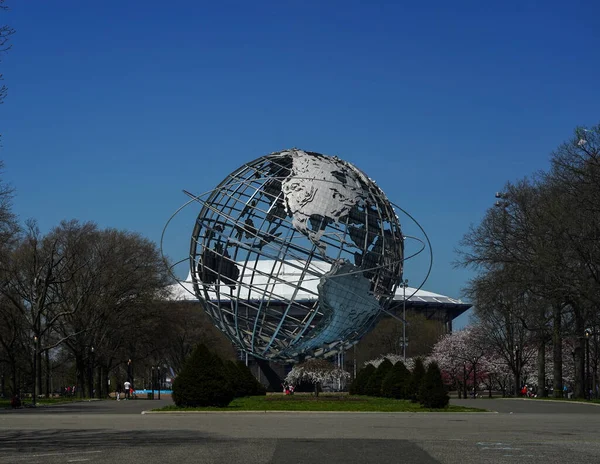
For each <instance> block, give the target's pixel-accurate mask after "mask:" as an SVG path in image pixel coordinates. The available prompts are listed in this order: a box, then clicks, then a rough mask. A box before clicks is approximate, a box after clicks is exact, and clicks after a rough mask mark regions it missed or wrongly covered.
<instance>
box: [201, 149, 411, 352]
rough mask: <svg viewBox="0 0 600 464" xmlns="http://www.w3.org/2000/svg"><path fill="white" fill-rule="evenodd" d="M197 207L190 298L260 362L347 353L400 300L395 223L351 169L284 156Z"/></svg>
mask: <svg viewBox="0 0 600 464" xmlns="http://www.w3.org/2000/svg"><path fill="white" fill-rule="evenodd" d="M195 200H197V201H199V202H200V203H201V205H202V207H201V211H200V213H199V214H198V217H197V219H196V222H195V227H194V230H193V234H192V241H191V248H190V278H191V281H192V284H193V291H194V293H195V295H196V296H197V297H198V299H199V300H200V301H201V302H202V304H203V307H204V309H205V310H206V312H207V313H208V315H209V316H210V318H211V320H212V321H213V323H214V324H215V325H216V326H217V327H218V328H219V329H220V330H221V331H222V332H223V333H224V334H225V335H226V336H227V337H228V338H229V339H230V340H231V341H232V342H233V343H234V345H236V346H237V347H238V348H239V349H241V350H243V351H245V352H246V353H249V354H251V355H252V356H254V357H255V358H259V359H265V360H273V361H278V362H297V361H300V360H303V359H306V358H310V357H327V356H332V355H334V354H336V353H338V352H342V351H345V350H347V349H348V348H349V347H350V346H352V345H353V344H355V343H356V342H358V340H360V338H361V337H362V336H363V335H364V334H365V333H366V332H367V331H368V330H369V329H370V328H371V327H372V325H373V322H374V321H375V319H376V318H377V316H378V315H379V314H380V312H381V310H382V309H385V308H387V307H389V305H390V304H391V303H392V300H393V298H394V295H395V293H396V290H397V287H398V284H399V283H400V281H401V279H402V271H403V258H404V240H403V235H402V231H401V227H400V223H399V220H398V216H397V214H396V212H395V210H394V208H393V206H392V204H391V203H390V202H389V201H388V199H387V198H386V196H385V194H384V193H383V192H382V191H381V189H380V188H379V187H378V186H377V185H376V184H375V182H373V181H372V180H371V179H369V178H368V177H367V176H366V175H365V174H364V173H363V172H362V171H360V170H359V169H357V168H356V167H354V166H353V165H352V164H350V163H348V162H345V161H343V160H341V159H339V158H336V157H329V156H325V155H321V154H318V153H312V152H305V151H302V150H297V149H292V150H286V151H282V152H277V153H273V154H270V155H267V156H263V157H261V158H258V159H256V160H254V161H252V162H249V163H247V164H245V165H244V166H242V167H240V168H239V169H238V170H236V171H235V172H233V173H231V174H230V175H229V176H227V177H226V179H225V180H224V181H223V182H221V184H220V185H219V186H218V187H217V188H215V189H214V190H212V191H211V192H210V193H208V194H206V195H204V196H201V197H195Z"/></svg>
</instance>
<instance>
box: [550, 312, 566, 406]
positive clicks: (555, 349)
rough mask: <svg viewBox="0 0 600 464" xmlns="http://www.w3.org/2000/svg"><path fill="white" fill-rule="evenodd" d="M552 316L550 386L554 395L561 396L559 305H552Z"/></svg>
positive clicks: (560, 322)
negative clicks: (551, 379)
mask: <svg viewBox="0 0 600 464" xmlns="http://www.w3.org/2000/svg"><path fill="white" fill-rule="evenodd" d="M552 318H553V323H552V326H553V331H552V358H553V359H552V361H553V363H554V368H553V371H552V375H553V377H554V380H553V382H552V386H553V388H554V397H555V398H562V397H563V388H564V385H563V364H562V357H563V352H562V351H563V350H562V311H561V307H560V306H559V305H556V306H554V311H553V315H552Z"/></svg>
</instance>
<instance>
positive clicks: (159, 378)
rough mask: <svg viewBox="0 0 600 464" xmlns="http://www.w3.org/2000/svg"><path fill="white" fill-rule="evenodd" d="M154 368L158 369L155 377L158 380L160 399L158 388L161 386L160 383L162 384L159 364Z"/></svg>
mask: <svg viewBox="0 0 600 464" xmlns="http://www.w3.org/2000/svg"><path fill="white" fill-rule="evenodd" d="M156 370H157V371H158V372H157V374H156V375H157V377H158V379H157V380H158V399H159V400H160V388H161V386H162V385H161V384H162V377H161V376H160V366H158V367H157V368H156Z"/></svg>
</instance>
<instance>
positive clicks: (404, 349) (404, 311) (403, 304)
mask: <svg viewBox="0 0 600 464" xmlns="http://www.w3.org/2000/svg"><path fill="white" fill-rule="evenodd" d="M400 286H401V287H402V358H403V359H404V363H406V287H408V279H404V280H403V281H402V282H400Z"/></svg>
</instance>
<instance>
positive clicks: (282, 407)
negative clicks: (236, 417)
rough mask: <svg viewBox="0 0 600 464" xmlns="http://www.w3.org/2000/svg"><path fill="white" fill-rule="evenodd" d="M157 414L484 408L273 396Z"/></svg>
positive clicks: (337, 397)
mask: <svg viewBox="0 0 600 464" xmlns="http://www.w3.org/2000/svg"><path fill="white" fill-rule="evenodd" d="M153 411H230V412H234V411H362V412H368V411H372V412H481V411H485V410H484V409H479V408H466V407H461V406H453V405H450V406H448V407H447V408H446V409H427V408H423V407H421V405H420V404H418V403H411V402H410V401H407V400H394V399H390V398H375V397H371V396H350V395H339V394H336V395H327V394H321V395H320V396H319V397H318V398H315V397H314V396H312V395H310V394H309V395H303V394H295V395H291V396H285V395H283V394H273V395H267V396H251V397H246V398H236V399H234V400H233V401H232V402H231V403H230V404H229V406H227V407H226V408H215V407H209V408H179V407H177V406H175V405H171V406H165V407H164V408H160V409H154V410H153Z"/></svg>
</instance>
